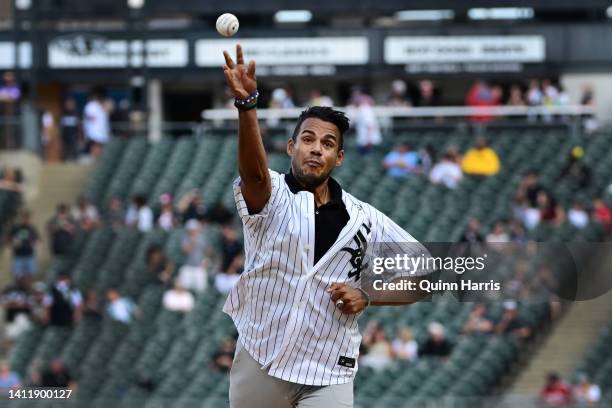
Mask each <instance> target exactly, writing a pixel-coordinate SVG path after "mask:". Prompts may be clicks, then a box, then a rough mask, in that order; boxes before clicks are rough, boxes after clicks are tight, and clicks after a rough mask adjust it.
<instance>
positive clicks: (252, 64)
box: [247, 60, 255, 79]
mask: <svg viewBox="0 0 612 408" xmlns="http://www.w3.org/2000/svg"><path fill="white" fill-rule="evenodd" d="M247 75H248V76H249V77H251V78H253V79H255V61H253V60H251V61H249V69H248V71H247Z"/></svg>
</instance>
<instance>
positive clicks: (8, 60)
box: [0, 42, 32, 69]
mask: <svg viewBox="0 0 612 408" xmlns="http://www.w3.org/2000/svg"><path fill="white" fill-rule="evenodd" d="M15 65H16V64H15V43H13V42H0V69H13V68H16V66H15ZM31 66H32V44H30V43H21V44H20V45H19V68H30V67H31Z"/></svg>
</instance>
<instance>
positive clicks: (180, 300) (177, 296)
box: [162, 284, 195, 313]
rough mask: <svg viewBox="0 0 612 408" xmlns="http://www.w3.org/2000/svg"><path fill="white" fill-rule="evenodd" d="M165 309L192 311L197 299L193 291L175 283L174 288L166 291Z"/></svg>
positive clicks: (163, 302)
mask: <svg viewBox="0 0 612 408" xmlns="http://www.w3.org/2000/svg"><path fill="white" fill-rule="evenodd" d="M162 304H163V306H164V309H166V310H170V311H171V312H185V313H187V312H190V311H191V310H193V306H194V304H195V300H194V298H193V295H192V294H191V292H189V291H186V290H185V289H183V287H181V286H180V285H178V284H177V285H175V286H174V289H170V290H167V291H166V293H164V298H163V301H162Z"/></svg>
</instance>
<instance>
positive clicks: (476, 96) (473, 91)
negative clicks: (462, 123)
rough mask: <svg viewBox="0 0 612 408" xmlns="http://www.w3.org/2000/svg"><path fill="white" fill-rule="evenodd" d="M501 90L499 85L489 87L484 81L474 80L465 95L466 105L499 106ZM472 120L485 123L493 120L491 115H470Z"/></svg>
mask: <svg viewBox="0 0 612 408" xmlns="http://www.w3.org/2000/svg"><path fill="white" fill-rule="evenodd" d="M501 96H502V91H501V88H500V87H499V86H494V87H490V86H489V85H488V84H487V83H485V82H484V81H478V82H476V83H475V84H474V85H473V86H472V87H471V88H470V90H469V91H468V94H467V96H466V97H465V103H466V105H468V106H470V107H475V108H478V107H487V106H499V104H500V101H501ZM470 120H471V121H472V122H479V123H486V122H490V121H491V120H493V116H491V115H472V116H470Z"/></svg>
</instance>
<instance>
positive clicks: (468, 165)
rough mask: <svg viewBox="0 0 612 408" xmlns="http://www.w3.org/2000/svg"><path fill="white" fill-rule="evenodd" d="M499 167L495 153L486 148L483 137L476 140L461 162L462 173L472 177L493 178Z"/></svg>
mask: <svg viewBox="0 0 612 408" xmlns="http://www.w3.org/2000/svg"><path fill="white" fill-rule="evenodd" d="M500 167H501V166H500V162H499V157H497V153H495V150H493V149H491V148H490V147H488V146H487V141H486V139H485V138H483V137H479V138H478V139H476V145H475V146H474V147H473V148H471V149H470V150H468V151H467V152H466V153H465V155H464V156H463V160H462V162H461V169H462V170H463V172H464V173H465V174H469V175H473V176H494V175H495V174H497V173H498V172H499V169H500Z"/></svg>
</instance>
